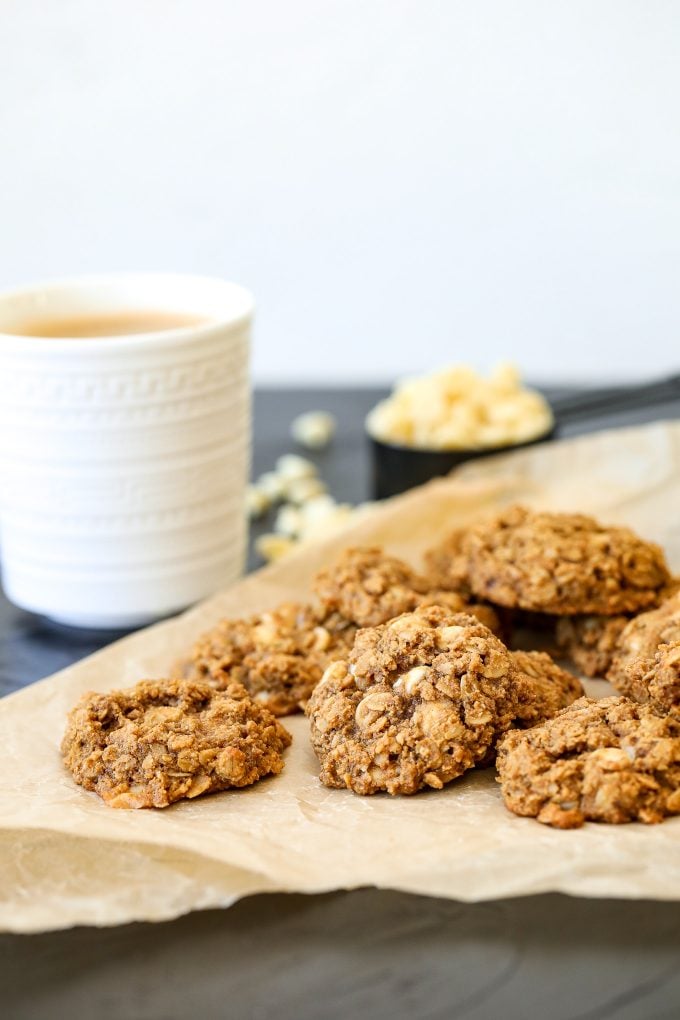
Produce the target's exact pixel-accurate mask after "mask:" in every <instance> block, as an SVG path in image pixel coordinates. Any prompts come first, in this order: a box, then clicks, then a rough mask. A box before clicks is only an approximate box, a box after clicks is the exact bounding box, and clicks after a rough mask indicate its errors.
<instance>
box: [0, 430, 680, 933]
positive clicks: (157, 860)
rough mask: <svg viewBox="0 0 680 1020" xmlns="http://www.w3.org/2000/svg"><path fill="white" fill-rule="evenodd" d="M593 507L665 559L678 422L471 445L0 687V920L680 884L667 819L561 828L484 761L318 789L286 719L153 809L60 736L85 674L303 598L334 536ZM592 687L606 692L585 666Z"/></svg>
mask: <svg viewBox="0 0 680 1020" xmlns="http://www.w3.org/2000/svg"><path fill="white" fill-rule="evenodd" d="M519 499H521V500H523V501H525V502H527V503H529V504H531V505H536V506H546V507H552V508H559V509H579V510H584V511H592V512H595V513H597V514H599V515H601V516H602V518H603V519H605V520H608V521H611V522H624V523H628V524H630V525H632V526H633V527H635V528H637V529H638V531H639V532H640V533H641V534H643V535H645V536H647V537H649V538H653V539H656V540H658V541H660V542H661V543H662V544H663V545H664V546H665V547H666V549H667V551H668V555H669V559H670V561H671V565H672V566H674V567H675V569H678V568H679V567H680V515H679V514H678V508H679V507H680V424H677V423H676V424H655V425H651V426H645V427H642V428H635V429H625V430H616V431H613V432H609V433H600V434H598V435H596V436H592V437H585V438H579V439H576V440H569V441H565V442H561V443H557V444H550V445H546V446H539V447H537V448H535V449H530V450H525V451H518V452H517V453H514V454H507V455H504V456H501V457H496V458H494V459H493V460H485V461H479V462H476V463H473V464H470V465H468V466H467V467H466V468H465V469H464V470H461V471H459V472H458V473H457V474H456V475H455V477H453V478H450V479H445V480H442V481H437V482H433V483H430V484H429V485H428V486H425V487H423V488H422V489H420V490H416V491H414V492H412V493H409V494H407V495H405V496H402V497H399V498H398V499H396V500H393V501H391V502H390V503H388V504H386V505H385V506H384V507H382V508H380V509H378V510H376V511H375V512H374V513H373V514H371V515H369V516H367V517H366V518H365V519H364V520H362V521H360V522H358V523H355V524H354V525H351V526H350V527H349V528H348V530H347V531H346V533H344V534H343V535H342V537H341V538H340V539H336V538H334V539H333V540H331V541H330V542H327V543H325V544H323V545H316V546H313V547H308V548H306V549H304V550H301V551H300V552H298V553H296V554H295V555H294V556H293V557H291V558H290V559H288V560H286V561H284V562H282V563H280V564H278V565H276V566H273V567H270V568H267V569H266V570H262V571H260V572H259V573H258V574H256V575H253V576H251V577H250V578H247V579H246V580H244V581H243V582H241V583H239V584H238V585H236V586H234V587H233V588H231V589H230V590H228V591H225V592H223V593H221V594H220V595H218V596H216V597H214V598H212V599H210V600H208V601H207V602H205V603H203V604H202V605H200V606H198V607H196V608H194V609H193V610H191V611H190V612H188V613H186V614H185V615H183V616H181V617H178V618H177V619H175V620H172V621H170V622H165V623H162V624H159V625H157V626H155V627H151V628H149V629H148V630H145V631H141V632H139V633H137V634H135V635H133V636H132V637H129V638H126V639H125V640H123V641H120V642H118V643H117V644H115V645H112V646H110V647H109V648H107V649H105V650H104V651H102V652H99V653H98V654H96V655H93V656H91V657H90V658H88V659H85V660H84V661H82V662H80V663H78V664H77V665H75V666H72V667H70V668H69V669H65V670H63V671H62V672H60V673H57V674H56V675H55V676H53V677H51V678H49V679H47V680H44V681H42V682H41V683H37V684H34V685H33V686H31V687H30V688H28V689H26V690H23V691H21V692H19V693H17V694H14V695H11V696H10V697H8V698H6V699H5V700H4V701H3V702H1V703H0V746H1V747H2V773H1V778H0V848H1V849H0V853H1V859H2V868H0V927H2V928H3V929H5V930H11V931H19V932H30V931H39V930H44V929H51V928H62V927H67V926H70V925H73V924H78V923H86V924H96V925H111V924H120V923H123V922H126V921H132V920H161V919H164V918H171V917H174V916H176V915H178V914H181V913H184V912H186V911H189V910H194V909H200V908H206V907H215V906H228V905H229V904H231V903H233V902H234V901H235V900H236V899H238V898H239V897H241V896H244V895H246V894H248V893H254V892H262V891H268V890H272V891H274V890H289V891H298V892H307V893H313V892H320V891H325V890H331V889H342V888H354V887H358V886H364V885H371V886H378V887H382V888H392V889H402V890H407V891H412V892H418V893H425V894H430V895H433V896H443V897H448V898H455V899H462V900H469V901H474V900H485V899H492V898H496V897H503V896H519V895H526V894H531V893H538V892H544V891H548V890H560V891H562V892H567V893H571V894H572V895H577V896H600V897H647V898H650V897H651V898H656V899H666V900H675V899H680V818H677V819H672V820H669V821H666V822H664V823H663V824H662V825H657V826H644V825H639V824H634V825H622V826H610V825H595V824H587V825H586V826H584V828H583V829H580V830H574V831H568V832H559V831H556V830H553V829H549V828H546V827H544V826H541V825H539V824H538V823H537V822H535V821H533V820H531V819H524V818H518V817H516V816H514V815H512V814H510V813H509V812H508V811H506V809H505V808H504V806H503V803H502V800H501V796H500V790H499V788H498V785H497V784H496V782H495V781H494V770H493V769H487V770H483V771H482V770H480V771H476V772H472V773H469V774H468V775H467V776H464V777H463V778H461V779H460V780H457V781H455V782H453V783H451V784H450V785H449V786H447V787H446V788H445V789H444V790H443V791H441V792H429V793H423V794H419V795H416V796H414V797H401V798H391V797H388V796H386V795H378V796H374V797H365V798H362V797H357V796H355V795H354V794H353V793H351V792H349V791H340V790H327V789H325V788H324V787H322V786H321V785H320V784H319V782H318V779H317V769H316V761H315V758H314V755H313V753H312V751H311V748H310V745H309V742H308V738H307V722H306V720H305V719H304V718H303V717H294V718H289V719H287V720H286V721H285V722H286V725H287V726H289V728H290V730H291V732H292V733H293V738H294V739H293V745H292V747H291V748H290V749H289V750H288V751H287V752H286V767H285V769H284V771H283V773H282V774H281V775H280V776H278V777H274V778H271V779H267V780H264V781H262V782H260V783H258V784H256V785H255V786H254V787H251V788H250V789H246V790H238V791H228V792H225V793H221V794H217V795H213V796H210V797H203V798H198V799H197V800H195V801H191V802H184V803H180V804H177V805H175V806H173V807H171V808H167V809H166V810H163V811H115V810H111V809H110V808H107V807H105V806H104V804H103V803H102V802H101V801H100V800H99V798H98V797H96V795H94V794H90V793H86V792H85V791H83V790H82V789H80V788H79V787H77V786H76V785H75V784H74V783H73V781H72V779H71V777H70V775H69V774H68V773H67V772H66V771H65V770H64V769H63V767H62V764H61V760H60V756H59V751H58V746H59V742H60V739H61V735H62V732H63V729H64V720H65V716H66V713H67V712H68V710H69V709H70V707H71V706H72V704H73V703H74V702H75V701H76V699H77V698H78V696H79V695H80V694H81V693H82V692H83V691H85V690H88V689H94V690H102V691H103V690H107V689H109V688H112V687H121V686H125V685H127V684H131V683H134V682H136V681H137V680H139V679H141V678H143V677H148V676H159V675H163V674H164V673H165V672H166V671H167V670H168V668H169V666H170V664H171V663H173V662H174V661H176V659H177V658H178V657H180V656H182V655H183V653H184V652H185V651H186V649H187V648H188V647H190V645H191V643H192V641H193V639H194V638H195V637H196V635H197V634H198V633H199V632H201V631H202V630H203V629H205V628H206V627H208V626H210V625H211V624H212V623H214V622H215V621H216V620H218V619H219V618H220V617H221V616H223V615H225V614H233V615H241V614H243V613H244V612H248V611H251V610H259V609H264V608H266V607H268V606H272V605H275V604H276V603H277V602H279V601H280V600H282V599H284V598H285V599H289V598H297V597H305V596H306V595H307V592H308V585H309V581H310V579H311V577H312V576H313V574H314V573H315V572H316V570H317V569H318V568H319V566H320V565H322V564H324V563H325V562H328V561H329V559H330V558H332V557H333V556H334V555H336V553H337V551H338V549H339V548H341V547H343V546H345V545H347V544H351V543H365V542H380V543H382V544H383V545H385V547H386V548H388V549H389V550H390V551H393V552H395V553H397V554H399V555H403V556H405V557H408V558H410V559H411V560H413V561H414V562H417V560H418V559H419V556H420V553H421V552H422V550H423V549H424V548H425V547H426V546H427V545H429V544H431V543H432V541H433V540H434V538H435V537H436V536H437V535H438V534H443V533H444V532H445V531H446V530H447V529H448V528H451V527H453V526H456V525H458V524H463V523H465V522H468V521H470V520H472V519H474V518H476V517H479V516H480V515H481V514H484V513H488V512H490V511H492V510H493V509H494V508H496V507H497V506H499V505H501V504H504V503H508V502H511V501H515V500H519ZM590 690H591V692H593V693H596V694H598V695H604V694H607V693H610V691H609V689H608V687H607V685H606V684H605V683H604V682H603V681H595V682H593V683H592V684H591V685H590Z"/></svg>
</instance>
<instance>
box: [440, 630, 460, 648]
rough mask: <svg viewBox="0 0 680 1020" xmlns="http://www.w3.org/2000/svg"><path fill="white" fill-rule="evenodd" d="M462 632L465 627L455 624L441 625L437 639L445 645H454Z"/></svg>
mask: <svg viewBox="0 0 680 1020" xmlns="http://www.w3.org/2000/svg"><path fill="white" fill-rule="evenodd" d="M464 633H465V627H458V626H457V625H453V626H451V627H442V628H441V630H440V631H439V640H440V642H441V643H443V644H445V645H455V644H456V643H457V642H458V640H459V639H460V637H461V635H463V634H464Z"/></svg>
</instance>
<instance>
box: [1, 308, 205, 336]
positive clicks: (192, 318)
mask: <svg viewBox="0 0 680 1020" xmlns="http://www.w3.org/2000/svg"><path fill="white" fill-rule="evenodd" d="M208 322H210V319H208V318H205V316H200V315H182V314H181V313H178V312H154V311H124V312H113V313H111V314H109V315H75V316H69V317H68V318H44V319H33V320H27V321H26V322H22V323H21V324H20V325H18V326H13V327H12V328H11V329H3V328H2V327H1V326H0V333H2V332H4V333H12V334H13V335H14V336H37V337H48V338H49V337H54V338H58V337H65V338H75V339H83V340H87V339H88V338H94V337H102V336H128V335H129V334H131V333H162V332H164V331H165V330H168V329H186V328H187V327H188V326H204V325H206V324H207V323H208Z"/></svg>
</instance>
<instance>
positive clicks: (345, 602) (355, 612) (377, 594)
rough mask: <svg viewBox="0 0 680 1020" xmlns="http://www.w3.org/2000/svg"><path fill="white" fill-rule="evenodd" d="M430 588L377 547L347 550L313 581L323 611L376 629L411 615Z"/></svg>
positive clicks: (408, 569) (406, 567)
mask: <svg viewBox="0 0 680 1020" xmlns="http://www.w3.org/2000/svg"><path fill="white" fill-rule="evenodd" d="M427 588H428V585H427V583H426V582H425V580H424V579H423V578H422V577H420V576H419V575H417V574H416V572H415V571H414V570H412V569H411V567H409V566H408V564H407V563H404V562H403V560H400V559H397V557H396V556H388V555H386V554H385V553H384V552H383V550H382V549H380V548H379V547H377V546H370V547H368V548H363V549H361V548H360V549H347V550H346V551H345V552H344V553H343V554H342V556H341V557H340V558H339V559H338V560H337V562H336V563H334V564H333V565H332V566H331V567H329V568H328V569H326V570H322V571H321V572H320V573H319V574H318V575H317V577H316V580H315V582H314V591H315V592H316V595H317V597H318V598H319V600H320V602H321V604H322V606H323V607H324V609H325V610H326V611H327V612H331V613H332V612H335V613H339V614H340V616H342V617H344V618H345V619H346V620H349V621H351V622H352V623H354V624H356V626H357V627H376V626H378V625H379V624H381V623H385V622H386V621H387V620H391V619H392V618H393V617H395V616H399V615H400V614H401V613H408V612H411V611H412V610H413V609H415V608H416V606H417V605H418V601H419V597H420V595H421V594H423V593H424V592H426V591H427Z"/></svg>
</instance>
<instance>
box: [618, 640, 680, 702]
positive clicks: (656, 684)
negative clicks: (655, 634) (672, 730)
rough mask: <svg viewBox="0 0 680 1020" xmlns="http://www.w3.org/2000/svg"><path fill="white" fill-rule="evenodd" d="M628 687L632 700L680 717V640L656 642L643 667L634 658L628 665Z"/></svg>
mask: <svg viewBox="0 0 680 1020" xmlns="http://www.w3.org/2000/svg"><path fill="white" fill-rule="evenodd" d="M630 687H631V696H632V697H634V698H635V699H636V701H640V702H644V703H646V704H648V705H649V707H650V708H651V709H652V710H653V711H654V712H658V713H659V714H660V715H666V714H668V715H674V716H675V717H676V718H677V719H679V720H680V641H669V642H668V643H666V644H663V645H659V647H658V648H657V650H656V654H655V656H654V662H653V663H652V664H651V666H649V668H648V669H646V670H645V667H644V665H643V664H642V663H641V662H640V661H639V660H638V661H637V662H635V663H634V664H633V665H632V666H631V668H630Z"/></svg>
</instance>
